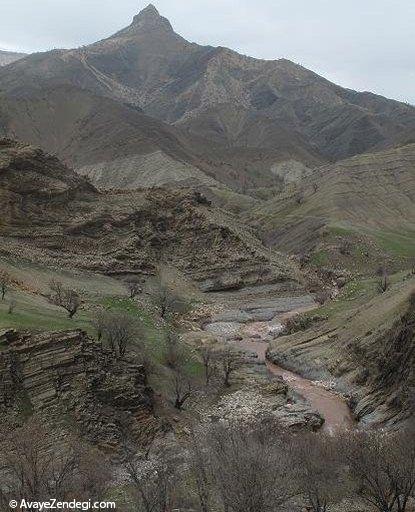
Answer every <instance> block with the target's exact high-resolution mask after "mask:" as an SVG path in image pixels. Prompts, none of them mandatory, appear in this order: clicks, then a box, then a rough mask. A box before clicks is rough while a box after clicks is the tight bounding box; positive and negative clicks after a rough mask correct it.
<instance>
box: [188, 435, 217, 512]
mask: <svg viewBox="0 0 415 512" xmlns="http://www.w3.org/2000/svg"><path fill="white" fill-rule="evenodd" d="M205 439H206V438H205V434H204V433H203V432H201V431H199V432H194V431H193V432H191V438H190V443H189V460H188V464H189V469H190V474H191V476H192V477H193V480H194V483H195V487H196V494H197V497H198V501H199V505H200V509H201V511H202V512H210V510H211V501H212V492H213V487H214V482H213V475H212V469H211V465H210V453H209V450H208V445H207V443H206V441H205Z"/></svg>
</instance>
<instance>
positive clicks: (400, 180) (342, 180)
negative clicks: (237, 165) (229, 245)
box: [250, 144, 415, 266]
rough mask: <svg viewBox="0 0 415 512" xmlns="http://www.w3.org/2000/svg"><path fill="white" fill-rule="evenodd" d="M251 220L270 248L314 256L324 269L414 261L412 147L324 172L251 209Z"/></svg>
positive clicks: (414, 152)
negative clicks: (384, 261) (390, 260)
mask: <svg viewBox="0 0 415 512" xmlns="http://www.w3.org/2000/svg"><path fill="white" fill-rule="evenodd" d="M250 219H251V221H252V223H253V224H255V225H256V226H258V227H260V228H261V229H262V230H263V232H264V236H265V238H266V240H267V242H268V243H269V244H271V245H272V246H274V247H276V248H278V249H281V250H284V251H287V252H295V253H297V254H300V253H307V252H311V253H313V254H314V259H315V260H316V261H317V260H320V263H321V264H327V265H329V263H330V262H331V264H332V266H333V264H335V263H336V258H337V260H339V258H340V259H341V264H342V265H346V266H347V264H348V262H351V263H353V262H356V259H359V261H360V263H361V264H362V265H363V264H364V261H365V260H367V263H368V264H369V263H373V264H376V263H379V260H380V259H382V258H388V257H389V258H393V259H395V258H398V259H399V258H401V259H403V260H405V259H406V258H411V257H413V256H414V255H415V236H414V234H415V144H408V145H405V146H401V147H397V148H394V149H390V150H386V151H382V152H378V153H372V154H365V155H360V156H356V157H353V158H350V159H347V160H344V161H342V162H338V163H337V164H334V165H330V166H325V167H322V168H320V169H318V170H317V171H316V172H315V173H314V174H313V175H312V176H309V177H307V178H306V179H305V180H304V182H303V185H302V186H301V187H291V188H289V189H288V190H287V191H286V192H285V193H284V194H283V195H281V196H279V197H277V198H275V199H273V200H270V201H268V202H266V203H264V204H261V205H259V206H258V207H255V208H254V209H253V211H252V212H251V213H250ZM341 253H344V254H341ZM353 256H354V257H353Z"/></svg>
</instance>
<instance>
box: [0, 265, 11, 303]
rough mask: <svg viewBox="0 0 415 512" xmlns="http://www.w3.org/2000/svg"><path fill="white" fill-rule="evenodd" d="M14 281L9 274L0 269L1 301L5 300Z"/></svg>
mask: <svg viewBox="0 0 415 512" xmlns="http://www.w3.org/2000/svg"><path fill="white" fill-rule="evenodd" d="M11 281H12V279H11V276H10V274H9V273H8V272H6V271H5V270H1V269H0V295H1V300H4V298H5V296H6V293H7V290H8V288H9V286H10V283H11Z"/></svg>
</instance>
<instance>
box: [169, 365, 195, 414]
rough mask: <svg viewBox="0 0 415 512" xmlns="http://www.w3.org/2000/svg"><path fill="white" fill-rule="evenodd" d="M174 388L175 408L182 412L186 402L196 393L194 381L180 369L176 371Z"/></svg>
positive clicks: (173, 378)
mask: <svg viewBox="0 0 415 512" xmlns="http://www.w3.org/2000/svg"><path fill="white" fill-rule="evenodd" d="M172 387H173V393H174V407H175V408H176V409H178V410H179V411H181V410H182V408H183V406H184V404H185V402H187V400H189V398H191V397H192V396H194V395H195V393H196V388H195V386H194V384H193V382H192V379H191V378H190V376H189V375H187V373H186V371H185V369H184V368H183V367H178V368H176V369H175V370H174V373H173V376H172Z"/></svg>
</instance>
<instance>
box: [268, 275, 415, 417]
mask: <svg viewBox="0 0 415 512" xmlns="http://www.w3.org/2000/svg"><path fill="white" fill-rule="evenodd" d="M414 291H415V276H413V275H409V274H408V273H407V272H399V273H397V274H395V275H393V276H392V277H391V286H390V287H389V289H388V290H387V291H386V292H385V293H379V290H378V280H377V279H376V278H363V279H361V278H358V279H355V280H353V281H351V282H350V283H348V284H347V285H346V286H345V287H344V289H343V290H342V291H341V293H340V295H339V296H338V298H337V299H336V300H333V301H330V302H328V303H326V305H324V306H322V307H321V308H319V309H317V310H314V311H312V312H309V313H306V314H305V316H315V315H319V316H320V317H322V318H323V319H324V318H326V320H323V321H320V322H317V323H314V324H312V326H311V327H310V328H308V329H307V330H305V331H303V332H297V333H294V334H291V335H290V336H285V337H281V338H278V339H277V340H276V341H275V342H273V344H272V346H271V347H270V348H271V354H273V356H274V360H275V361H279V362H280V363H281V364H283V365H285V366H287V367H288V368H292V369H294V370H297V371H298V372H300V373H302V374H304V375H307V376H309V377H311V378H314V379H327V380H329V379H332V378H336V379H338V384H339V389H344V391H347V392H348V393H350V392H351V393H356V396H358V397H360V398H362V397H364V396H365V395H367V394H370V393H371V389H370V388H367V387H366V385H365V383H364V382H362V381H361V374H362V372H363V371H365V372H366V371H367V367H368V366H369V365H370V364H372V360H368V359H367V357H369V354H370V353H372V352H373V351H375V352H376V351H378V350H379V351H380V350H381V347H380V346H379V347H378V346H377V344H378V340H379V339H385V340H387V339H388V338H387V333H389V332H390V330H391V329H392V327H393V325H394V324H395V322H396V321H397V319H399V318H400V317H401V315H402V314H403V313H404V312H405V311H406V309H407V307H408V298H409V296H410V294H411V293H413V292H414ZM385 364H386V361H385ZM376 371H378V370H376V368H375V369H373V368H372V369H371V373H370V375H368V377H369V380H370V379H372V380H375V379H376ZM371 407H372V408H374V407H375V406H374V405H373V404H372V406H371ZM371 407H368V410H370V409H371ZM376 407H377V406H376ZM383 414H384V416H385V419H386V418H388V414H389V412H388V410H387V408H385V410H384V411H383Z"/></svg>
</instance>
